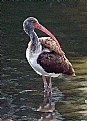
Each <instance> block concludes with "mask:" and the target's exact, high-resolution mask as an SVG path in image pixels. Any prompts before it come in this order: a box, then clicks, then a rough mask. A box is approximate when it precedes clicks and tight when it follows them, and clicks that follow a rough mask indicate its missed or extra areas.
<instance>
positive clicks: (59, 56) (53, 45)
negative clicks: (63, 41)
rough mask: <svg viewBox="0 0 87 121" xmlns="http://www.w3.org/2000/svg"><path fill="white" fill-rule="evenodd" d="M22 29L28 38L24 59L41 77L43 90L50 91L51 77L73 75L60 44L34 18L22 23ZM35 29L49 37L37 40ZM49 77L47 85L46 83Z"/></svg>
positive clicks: (73, 72)
mask: <svg viewBox="0 0 87 121" xmlns="http://www.w3.org/2000/svg"><path fill="white" fill-rule="evenodd" d="M23 29H24V31H25V32H26V34H27V35H28V36H29V37H30V42H29V43H28V48H27V50H26V58H27V60H28V62H29V64H30V65H31V67H32V68H33V69H34V71H36V73H37V74H39V75H41V76H42V79H43V82H44V90H50V91H51V87H52V84H51V77H58V76H59V75H71V76H74V75H75V71H74V69H73V67H72V65H71V63H70V62H69V60H68V59H67V58H66V56H65V53H64V52H63V51H62V49H61V47H60V44H59V43H58V41H57V39H56V38H55V37H54V35H53V34H52V33H51V32H50V31H48V30H47V29H46V28H45V27H44V26H42V25H41V24H40V23H39V22H38V20H37V19H36V18H34V17H29V18H27V19H26V20H25V21H24V22H23ZM35 29H39V30H41V31H42V32H44V33H46V34H47V35H49V37H41V38H38V36H37V34H36V32H35V31H34V30H35ZM46 77H49V84H48V83H47V81H46Z"/></svg>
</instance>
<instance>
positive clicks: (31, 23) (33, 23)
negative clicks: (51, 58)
mask: <svg viewBox="0 0 87 121" xmlns="http://www.w3.org/2000/svg"><path fill="white" fill-rule="evenodd" d="M34 28H36V29H39V30H40V31H42V32H44V33H46V34H47V35H49V36H50V37H51V38H52V39H53V40H54V41H56V43H57V44H58V46H60V45H59V43H58V41H57V39H56V38H55V37H54V35H53V34H52V33H51V32H50V31H48V30H47V29H46V28H45V27H44V26H42V25H41V24H40V23H39V22H38V20H37V19H36V18H34V17H29V18H27V19H26V20H25V21H24V22H23V29H24V31H25V32H26V34H28V35H30V33H31V32H32V31H34Z"/></svg>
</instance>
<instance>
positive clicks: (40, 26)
mask: <svg viewBox="0 0 87 121" xmlns="http://www.w3.org/2000/svg"><path fill="white" fill-rule="evenodd" d="M34 27H35V28H37V29H39V30H40V31H42V32H44V33H45V34H47V35H49V36H50V37H51V38H52V39H53V40H54V41H55V42H56V43H57V45H58V46H59V47H60V44H59V43H58V41H57V39H56V38H55V37H54V35H53V34H52V33H51V32H50V31H48V30H47V29H46V28H45V27H44V26H42V25H41V24H38V25H35V26H34Z"/></svg>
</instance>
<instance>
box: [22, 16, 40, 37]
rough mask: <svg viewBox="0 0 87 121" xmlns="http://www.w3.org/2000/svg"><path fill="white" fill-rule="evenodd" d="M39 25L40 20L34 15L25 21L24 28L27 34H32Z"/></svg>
mask: <svg viewBox="0 0 87 121" xmlns="http://www.w3.org/2000/svg"><path fill="white" fill-rule="evenodd" d="M37 25H39V22H38V20H37V19H36V18H34V17H29V18H27V19H26V20H25V21H24V22H23V29H24V31H25V32H26V34H28V35H30V32H32V31H34V28H35V27H36V26H37Z"/></svg>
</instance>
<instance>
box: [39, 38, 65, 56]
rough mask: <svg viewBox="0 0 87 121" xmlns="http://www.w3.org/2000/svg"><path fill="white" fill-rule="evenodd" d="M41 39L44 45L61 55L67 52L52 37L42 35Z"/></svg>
mask: <svg viewBox="0 0 87 121" xmlns="http://www.w3.org/2000/svg"><path fill="white" fill-rule="evenodd" d="M39 41H40V42H41V44H42V46H43V47H45V48H48V49H49V50H52V51H54V52H56V53H57V54H59V55H61V56H64V54H65V53H64V52H63V51H62V49H61V48H60V47H59V46H58V45H57V43H56V42H55V41H54V40H53V39H52V38H51V37H42V38H39Z"/></svg>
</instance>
